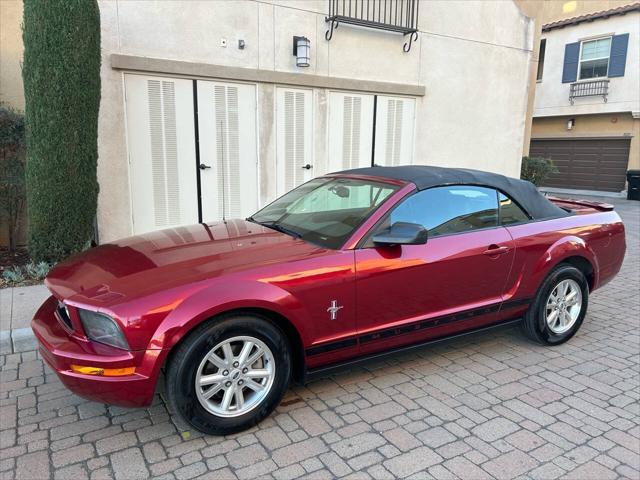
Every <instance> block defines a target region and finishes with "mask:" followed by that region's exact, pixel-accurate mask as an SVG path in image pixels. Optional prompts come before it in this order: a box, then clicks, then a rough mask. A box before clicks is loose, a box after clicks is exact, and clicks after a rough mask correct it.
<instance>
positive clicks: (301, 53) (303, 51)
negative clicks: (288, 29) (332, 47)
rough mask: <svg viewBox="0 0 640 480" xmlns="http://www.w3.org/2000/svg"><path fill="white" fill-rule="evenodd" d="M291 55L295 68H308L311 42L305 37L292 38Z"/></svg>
mask: <svg viewBox="0 0 640 480" xmlns="http://www.w3.org/2000/svg"><path fill="white" fill-rule="evenodd" d="M293 55H294V56H295V57H296V66H298V67H308V66H309V65H310V62H311V41H310V40H309V39H308V38H307V37H293Z"/></svg>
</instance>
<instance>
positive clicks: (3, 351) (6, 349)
mask: <svg viewBox="0 0 640 480" xmlns="http://www.w3.org/2000/svg"><path fill="white" fill-rule="evenodd" d="M37 349H38V341H37V340H36V337H35V335H34V334H33V331H32V330H31V328H16V329H14V330H0V355H9V354H12V353H22V352H28V351H30V350H37Z"/></svg>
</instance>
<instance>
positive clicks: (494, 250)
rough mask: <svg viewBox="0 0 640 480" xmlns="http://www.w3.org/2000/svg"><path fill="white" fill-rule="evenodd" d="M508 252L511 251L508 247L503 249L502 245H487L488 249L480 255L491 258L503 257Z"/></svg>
mask: <svg viewBox="0 0 640 480" xmlns="http://www.w3.org/2000/svg"><path fill="white" fill-rule="evenodd" d="M509 250H511V249H510V248H509V247H505V246H504V245H489V248H487V249H486V250H485V251H484V252H482V253H483V254H485V255H489V256H490V257H493V256H494V255H503V254H505V253H507V252H508V251H509Z"/></svg>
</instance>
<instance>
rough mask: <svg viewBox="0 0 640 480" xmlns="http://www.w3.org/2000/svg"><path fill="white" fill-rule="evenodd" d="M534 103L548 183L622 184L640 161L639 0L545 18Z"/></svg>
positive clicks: (612, 187) (611, 187)
mask: <svg viewBox="0 0 640 480" xmlns="http://www.w3.org/2000/svg"><path fill="white" fill-rule="evenodd" d="M534 105H535V106H534V112H533V125H532V134H531V137H532V138H531V146H530V155H532V156H543V157H549V158H552V159H553V160H554V161H555V163H556V165H557V167H558V169H559V173H558V174H556V175H553V176H551V177H550V179H549V180H548V181H547V186H548V187H552V188H560V189H574V190H599V191H608V192H621V191H623V190H624V189H625V178H626V172H627V170H628V169H640V3H634V4H630V5H626V6H622V7H618V8H612V9H609V10H604V11H599V12H594V13H590V14H586V15H581V16H577V17H572V18H567V19H562V20H558V21H555V22H553V23H548V24H546V25H543V26H542V36H541V43H540V54H539V67H538V84H537V88H536V94H535V104H534Z"/></svg>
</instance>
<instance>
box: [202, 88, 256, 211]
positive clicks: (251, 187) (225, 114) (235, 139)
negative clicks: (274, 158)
mask: <svg viewBox="0 0 640 480" xmlns="http://www.w3.org/2000/svg"><path fill="white" fill-rule="evenodd" d="M197 85H198V126H199V128H198V132H199V140H200V164H201V166H202V167H204V168H201V169H200V190H201V198H202V220H203V221H212V220H220V219H230V218H245V217H248V216H249V215H251V214H253V213H255V211H256V210H257V209H258V161H257V160H258V157H257V151H256V87H255V85H245V84H240V83H221V82H209V81H198V82H197Z"/></svg>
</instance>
